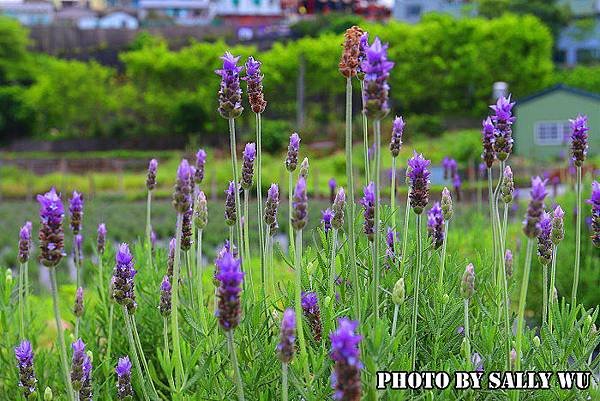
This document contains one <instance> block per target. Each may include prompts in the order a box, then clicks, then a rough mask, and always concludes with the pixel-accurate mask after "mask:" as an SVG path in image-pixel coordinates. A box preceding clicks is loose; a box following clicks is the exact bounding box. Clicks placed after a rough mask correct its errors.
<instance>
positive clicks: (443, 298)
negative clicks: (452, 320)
mask: <svg viewBox="0 0 600 401" xmlns="http://www.w3.org/2000/svg"><path fill="white" fill-rule="evenodd" d="M442 300H443V301H444V303H445V304H447V303H448V301H449V300H450V295H448V294H444V295H443V296H442Z"/></svg>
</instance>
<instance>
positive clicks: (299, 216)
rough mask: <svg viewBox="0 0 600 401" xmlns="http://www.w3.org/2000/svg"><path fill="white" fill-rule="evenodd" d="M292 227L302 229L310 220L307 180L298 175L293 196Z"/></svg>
mask: <svg viewBox="0 0 600 401" xmlns="http://www.w3.org/2000/svg"><path fill="white" fill-rule="evenodd" d="M292 207H293V209H294V210H293V211H292V227H294V228H295V229H296V230H302V229H303V228H304V226H306V223H307V222H308V196H307V195H306V180H305V179H304V177H298V182H297V183H296V187H295V188H294V196H293V198H292Z"/></svg>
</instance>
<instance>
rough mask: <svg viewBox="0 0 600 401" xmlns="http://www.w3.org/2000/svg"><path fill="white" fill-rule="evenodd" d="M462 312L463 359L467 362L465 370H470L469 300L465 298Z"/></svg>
mask: <svg viewBox="0 0 600 401" xmlns="http://www.w3.org/2000/svg"><path fill="white" fill-rule="evenodd" d="M464 305H465V307H464V310H465V339H466V340H467V342H466V350H465V353H466V355H465V359H466V362H467V370H471V369H472V367H471V335H470V334H469V299H468V298H465V300H464Z"/></svg>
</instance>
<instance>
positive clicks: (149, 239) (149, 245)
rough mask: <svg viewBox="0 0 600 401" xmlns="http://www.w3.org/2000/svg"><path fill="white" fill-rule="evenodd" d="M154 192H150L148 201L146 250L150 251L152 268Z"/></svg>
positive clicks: (149, 262)
mask: <svg viewBox="0 0 600 401" xmlns="http://www.w3.org/2000/svg"><path fill="white" fill-rule="evenodd" d="M151 210H152V191H148V199H147V200H146V248H147V251H148V264H149V265H150V266H152V218H151V213H152V212H151Z"/></svg>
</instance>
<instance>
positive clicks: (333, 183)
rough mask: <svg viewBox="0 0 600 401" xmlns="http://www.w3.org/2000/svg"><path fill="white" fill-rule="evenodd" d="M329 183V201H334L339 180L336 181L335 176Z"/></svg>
mask: <svg viewBox="0 0 600 401" xmlns="http://www.w3.org/2000/svg"><path fill="white" fill-rule="evenodd" d="M328 185H329V202H330V203H333V202H334V201H335V189H336V187H337V182H336V181H335V178H330V179H329V182H328Z"/></svg>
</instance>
